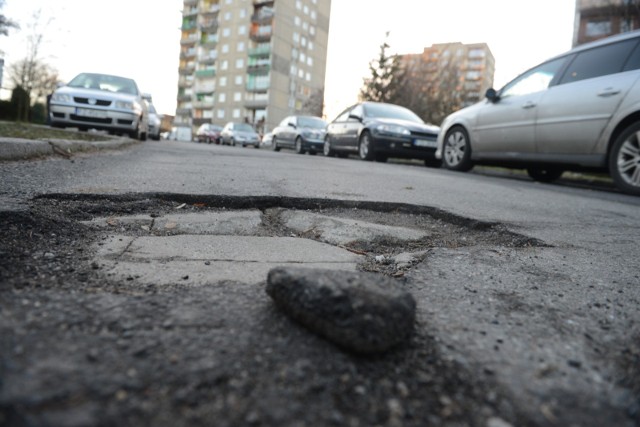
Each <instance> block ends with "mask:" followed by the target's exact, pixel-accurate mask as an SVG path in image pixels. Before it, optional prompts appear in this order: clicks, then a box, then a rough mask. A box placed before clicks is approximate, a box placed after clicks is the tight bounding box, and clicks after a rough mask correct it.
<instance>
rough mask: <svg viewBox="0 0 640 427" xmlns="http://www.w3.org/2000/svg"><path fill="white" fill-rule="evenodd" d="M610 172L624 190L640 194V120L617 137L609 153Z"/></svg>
mask: <svg viewBox="0 0 640 427" xmlns="http://www.w3.org/2000/svg"><path fill="white" fill-rule="evenodd" d="M609 173H610V174H611V177H612V178H613V180H614V182H615V183H616V185H617V186H618V188H620V189H621V190H622V191H624V192H625V193H629V194H635V195H640V122H639V123H634V124H632V125H631V126H629V127H628V128H627V129H625V131H624V132H622V133H621V134H620V136H619V137H618V138H617V139H616V141H615V143H614V144H613V146H612V148H611V152H610V153H609Z"/></svg>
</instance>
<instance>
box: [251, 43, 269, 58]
mask: <svg viewBox="0 0 640 427" xmlns="http://www.w3.org/2000/svg"><path fill="white" fill-rule="evenodd" d="M247 53H248V55H249V58H258V57H268V56H269V55H271V46H269V45H266V46H260V47H256V48H253V49H249V50H248V51H247Z"/></svg>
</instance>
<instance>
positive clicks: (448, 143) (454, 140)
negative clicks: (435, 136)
mask: <svg viewBox="0 0 640 427" xmlns="http://www.w3.org/2000/svg"><path fill="white" fill-rule="evenodd" d="M442 164H444V166H445V167H446V168H447V169H450V170H454V171H460V172H467V171H470V170H471V169H472V168H473V163H472V162H471V144H470V143H469V134H468V133H467V131H466V130H465V129H464V128H463V127H461V126H454V127H452V128H451V129H449V130H448V131H447V134H446V135H445V137H444V145H443V147H442Z"/></svg>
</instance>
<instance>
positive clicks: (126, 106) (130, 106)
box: [116, 101, 135, 110]
mask: <svg viewBox="0 0 640 427" xmlns="http://www.w3.org/2000/svg"><path fill="white" fill-rule="evenodd" d="M116 108H120V109H123V110H134V109H135V106H134V103H133V102H132V101H116Z"/></svg>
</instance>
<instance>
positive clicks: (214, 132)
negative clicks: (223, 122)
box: [196, 123, 222, 144]
mask: <svg viewBox="0 0 640 427" xmlns="http://www.w3.org/2000/svg"><path fill="white" fill-rule="evenodd" d="M220 132H222V127H221V126H217V125H213V124H211V123H203V124H201V125H200V127H199V128H198V130H197V131H196V139H197V140H198V142H206V143H208V144H211V143H212V142H215V143H216V144H220Z"/></svg>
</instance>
